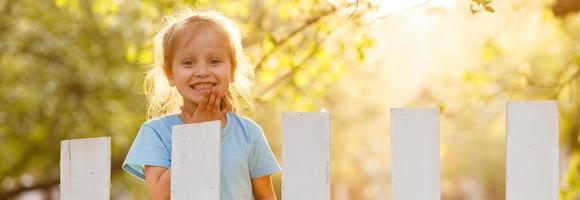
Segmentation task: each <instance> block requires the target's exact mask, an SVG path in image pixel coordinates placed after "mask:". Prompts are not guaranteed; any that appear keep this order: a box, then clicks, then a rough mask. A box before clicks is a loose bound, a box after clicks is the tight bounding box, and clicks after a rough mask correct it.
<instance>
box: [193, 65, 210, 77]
mask: <svg viewBox="0 0 580 200" xmlns="http://www.w3.org/2000/svg"><path fill="white" fill-rule="evenodd" d="M196 69H197V70H195V72H194V76H196V77H200V78H204V77H207V76H209V70H208V66H204V65H200V66H198V67H196Z"/></svg>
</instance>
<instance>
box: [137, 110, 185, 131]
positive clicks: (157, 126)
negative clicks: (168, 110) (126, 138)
mask: <svg viewBox="0 0 580 200" xmlns="http://www.w3.org/2000/svg"><path fill="white" fill-rule="evenodd" d="M180 123H181V120H180V119H179V117H177V114H175V113H173V114H168V115H164V116H160V117H155V118H151V119H149V120H147V121H145V122H143V124H142V125H141V128H144V127H148V128H151V129H153V130H155V131H157V132H164V131H166V130H171V127H172V126H173V125H177V124H180Z"/></svg>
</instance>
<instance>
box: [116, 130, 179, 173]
mask: <svg viewBox="0 0 580 200" xmlns="http://www.w3.org/2000/svg"><path fill="white" fill-rule="evenodd" d="M145 165H151V166H159V167H165V168H170V167H171V154H170V151H169V149H167V147H166V145H165V144H164V143H163V140H162V137H161V135H159V133H158V132H157V131H156V130H155V129H153V128H152V127H150V126H147V125H143V126H141V128H140V129H139V132H138V133H137V137H135V140H134V141H133V145H131V149H129V153H128V154H127V158H126V159H125V162H124V163H123V169H124V170H125V171H127V172H128V173H129V174H131V175H133V176H135V177H137V178H139V179H141V180H145V168H144V166H145Z"/></svg>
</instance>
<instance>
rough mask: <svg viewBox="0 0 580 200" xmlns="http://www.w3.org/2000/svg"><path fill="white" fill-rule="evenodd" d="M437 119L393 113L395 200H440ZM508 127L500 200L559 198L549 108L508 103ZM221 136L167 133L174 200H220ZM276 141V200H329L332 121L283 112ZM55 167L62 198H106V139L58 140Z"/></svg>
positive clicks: (428, 111)
mask: <svg viewBox="0 0 580 200" xmlns="http://www.w3.org/2000/svg"><path fill="white" fill-rule="evenodd" d="M438 115H439V113H438V110H437V109H434V108H418V109H407V108H394V109H392V110H391V165H392V172H391V174H392V199H393V200H439V199H440V198H441V192H440V161H439V150H440V147H439V117H438ZM506 128H507V130H506V145H507V148H506V168H507V169H506V199H507V200H557V199H558V198H559V194H558V187H559V173H558V169H559V163H558V159H559V157H558V156H559V155H558V148H559V144H558V137H559V136H558V134H559V130H558V111H557V108H556V105H555V103H554V102H553V101H542V102H509V103H507V127H506ZM192 132H195V133H196V134H191V133H192ZM219 135H220V123H219V121H213V122H206V123H200V124H189V125H179V126H174V127H173V149H172V152H173V153H172V155H173V157H172V161H171V162H172V163H171V164H172V172H171V173H172V174H171V185H172V189H171V198H172V199H174V200H181V199H204V200H205V199H207V200H218V199H219V195H220V194H219V191H220V177H219V171H220V159H219V155H220V137H219ZM282 138H283V147H282V159H283V162H282V169H283V170H282V199H284V200H329V199H330V198H331V195H330V181H331V180H330V115H329V114H328V113H284V114H283V128H282ZM473 154H474V156H477V152H473ZM199 163H203V165H200V164H199ZM60 165H61V199H62V200H78V199H84V200H108V199H109V196H110V187H111V185H110V176H111V175H110V165H111V138H110V137H101V138H90V139H74V140H66V141H62V142H61V161H60Z"/></svg>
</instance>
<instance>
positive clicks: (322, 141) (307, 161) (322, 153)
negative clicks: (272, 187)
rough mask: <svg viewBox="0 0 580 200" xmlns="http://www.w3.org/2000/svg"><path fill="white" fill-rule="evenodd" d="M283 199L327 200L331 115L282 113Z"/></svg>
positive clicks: (328, 191) (325, 113)
mask: <svg viewBox="0 0 580 200" xmlns="http://www.w3.org/2000/svg"><path fill="white" fill-rule="evenodd" d="M282 121H283V125H282V126H283V127H282V133H283V134H282V140H283V144H282V160H283V163H282V165H283V167H282V168H283V171H282V199H284V200H304V199H308V200H329V199H330V114H329V113H327V112H322V113H318V112H316V113H284V114H283V120H282Z"/></svg>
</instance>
